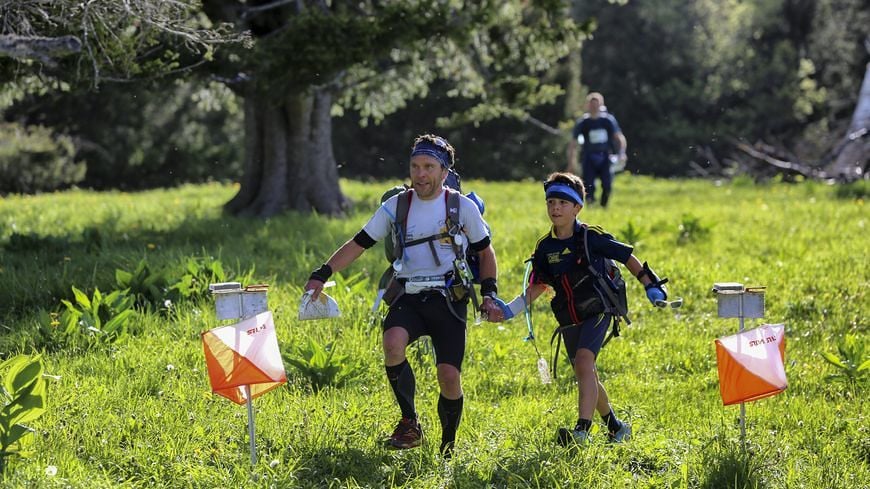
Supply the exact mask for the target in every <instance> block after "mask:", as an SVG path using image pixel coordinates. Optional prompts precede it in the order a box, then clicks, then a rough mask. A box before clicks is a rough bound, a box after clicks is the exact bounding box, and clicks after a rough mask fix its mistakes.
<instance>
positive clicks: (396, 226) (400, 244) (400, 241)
mask: <svg viewBox="0 0 870 489" xmlns="http://www.w3.org/2000/svg"><path fill="white" fill-rule="evenodd" d="M412 192H413V189H410V188H409V189H407V190H403V191H402V192H399V195H398V197H397V198H396V222H394V223H393V235H394V236H395V238H396V239H395V245H394V246H393V260H397V259H399V258H401V257H402V256H403V255H404V254H405V248H406V247H407V246H408V245H409V243H405V231H406V229H407V227H408V211H410V209H411V199H412V198H413V197H414V194H413V193H412Z"/></svg>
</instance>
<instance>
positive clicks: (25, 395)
mask: <svg viewBox="0 0 870 489" xmlns="http://www.w3.org/2000/svg"><path fill="white" fill-rule="evenodd" d="M44 369H45V367H44V365H43V362H42V358H41V357H39V356H36V357H28V356H26V355H16V356H13V357H11V358H9V359H7V360H6V361H4V362H2V363H0V380H2V385H0V406H2V408H0V480H2V479H3V478H4V477H5V474H6V468H7V464H8V459H9V458H10V457H11V456H12V455H14V454H16V453H18V454H20V453H21V452H20V451H19V450H17V449H16V447H18V446H19V445H20V442H21V439H22V438H23V437H24V436H25V435H27V434H29V433H32V432H34V430H33V428H30V427H29V426H27V423H30V422H31V421H33V420H35V419H37V418H39V417H40V416H42V414H43V413H44V412H45V409H46V405H45V397H46V393H45V379H44V378H43V370H44Z"/></svg>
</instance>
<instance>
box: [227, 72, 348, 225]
mask: <svg viewBox="0 0 870 489" xmlns="http://www.w3.org/2000/svg"><path fill="white" fill-rule="evenodd" d="M331 106H332V94H331V93H330V92H329V91H328V90H326V89H310V90H309V91H307V92H303V93H291V94H288V95H286V96H285V97H284V98H277V99H276V97H275V94H273V93H259V92H257V93H254V92H249V93H248V94H247V95H246V96H245V171H244V175H243V177H242V181H241V187H240V188H239V192H238V193H237V194H236V195H235V197H233V199H232V200H230V201H229V202H227V204H226V205H225V209H226V210H227V212H230V213H232V214H238V215H246V216H258V217H269V216H274V215H276V214H279V213H281V212H283V211H285V210H297V211H301V212H311V211H315V212H318V213H321V214H328V215H338V214H341V213H342V212H343V211H344V210H345V209H346V208H347V204H348V201H347V199H346V198H345V197H344V195H343V194H342V193H341V189H340V187H339V185H338V168H337V165H336V162H335V156H334V154H333V152H332V118H331V116H330V109H331Z"/></svg>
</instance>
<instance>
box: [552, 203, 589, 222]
mask: <svg viewBox="0 0 870 489" xmlns="http://www.w3.org/2000/svg"><path fill="white" fill-rule="evenodd" d="M582 208H583V206H581V205H580V204H575V203H574V202H571V201H570V200H564V199H559V198H549V199H547V215H548V216H549V217H550V221H551V222H552V223H553V225H554V226H557V227H561V226H565V225H568V224H572V225H573V224H574V220H575V219H577V214H579V213H580V209H582Z"/></svg>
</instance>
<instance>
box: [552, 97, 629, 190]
mask: <svg viewBox="0 0 870 489" xmlns="http://www.w3.org/2000/svg"><path fill="white" fill-rule="evenodd" d="M586 110H588V112H587V113H585V114H583V117H581V118H580V119H578V120H577V124H575V125H574V131H573V132H572V134H571V140H570V141H569V142H568V167H567V171H568V172H574V171H575V166H576V161H577V143H578V140H579V142H580V144H582V145H583V151H582V154H581V156H580V158H581V162H582V170H583V181H584V182H585V183H586V195H587V198H588V202H587V204H591V203H593V202H595V179H596V178H597V179H600V180H601V206H602V207H607V202H608V200H609V199H610V189H611V187H612V184H613V171H612V169H611V167H610V165H611V155H614V159H615V161H616V162H618V164H619V165H620V166H622V167H624V166H625V162H626V159H627V158H626V155H625V150H626V148H627V147H628V142H627V141H626V139H625V135H623V134H622V129H620V128H619V123H618V122H617V121H616V117H613V115H612V114H610V113H608V112H607V109H606V108H605V107H604V96H603V95H601V94H600V93H598V92H592V93H590V94H589V95H588V96H587V97H586ZM580 136H582V138H581V137H580Z"/></svg>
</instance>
